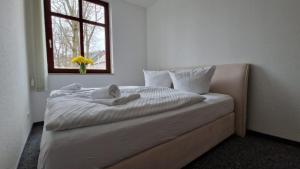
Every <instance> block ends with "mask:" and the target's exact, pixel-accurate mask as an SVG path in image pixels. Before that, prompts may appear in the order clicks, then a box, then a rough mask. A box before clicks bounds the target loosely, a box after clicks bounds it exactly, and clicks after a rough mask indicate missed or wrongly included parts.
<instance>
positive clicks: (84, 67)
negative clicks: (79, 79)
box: [79, 64, 86, 75]
mask: <svg viewBox="0 0 300 169" xmlns="http://www.w3.org/2000/svg"><path fill="white" fill-rule="evenodd" d="M79 73H80V74H81V75H85V74H86V65H85V64H81V65H80V68H79Z"/></svg>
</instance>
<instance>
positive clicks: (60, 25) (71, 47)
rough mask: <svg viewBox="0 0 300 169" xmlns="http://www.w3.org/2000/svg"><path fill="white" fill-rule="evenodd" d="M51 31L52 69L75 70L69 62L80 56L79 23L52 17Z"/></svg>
mask: <svg viewBox="0 0 300 169" xmlns="http://www.w3.org/2000/svg"><path fill="white" fill-rule="evenodd" d="M52 30H53V58H54V67H55V68H61V69H62V68H63V69H72V68H77V67H78V66H77V65H74V64H72V63H71V60H72V58H73V57H75V56H79V55H80V36H79V31H80V27H79V22H77V21H73V20H68V19H64V18H59V17H54V16H53V17H52Z"/></svg>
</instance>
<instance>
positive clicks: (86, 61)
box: [72, 56, 94, 75]
mask: <svg viewBox="0 0 300 169" xmlns="http://www.w3.org/2000/svg"><path fill="white" fill-rule="evenodd" d="M72 63H74V64H78V65H79V73H80V74H81V75H84V74H86V66H87V65H90V64H91V65H92V64H94V61H93V60H92V59H90V58H86V57H83V56H77V57H74V58H73V59H72Z"/></svg>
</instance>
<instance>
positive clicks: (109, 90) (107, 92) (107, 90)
mask: <svg viewBox="0 0 300 169" xmlns="http://www.w3.org/2000/svg"><path fill="white" fill-rule="evenodd" d="M120 95H121V92H120V89H119V87H118V86H117V85H109V86H106V87H103V88H101V89H96V90H95V91H93V92H92V93H91V96H92V98H93V99H94V100H95V99H112V98H117V97H120Z"/></svg>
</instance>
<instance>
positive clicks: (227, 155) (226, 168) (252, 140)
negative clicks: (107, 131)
mask: <svg viewBox="0 0 300 169" xmlns="http://www.w3.org/2000/svg"><path fill="white" fill-rule="evenodd" d="M41 134H42V126H35V127H33V129H32V131H31V135H30V136H29V139H28V142H27V144H26V146H25V149H24V152H23V154H22V157H21V160H20V164H19V167H18V169H36V166H37V160H38V155H39V144H40V140H41ZM184 169H300V146H299V145H297V144H287V143H283V142H280V141H277V140H274V139H270V138H266V137H262V136H259V135H256V134H250V135H248V136H247V137H246V138H244V139H243V138H239V137H237V136H232V137H230V138H229V139H227V140H226V141H224V142H223V143H222V144H220V145H219V146H217V147H215V148H214V149H212V150H211V151H209V152H208V153H206V154H205V155H203V156H201V157H200V158H198V159H196V160H195V161H194V162H192V163H190V164H189V165H187V166H186V167H184Z"/></svg>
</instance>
